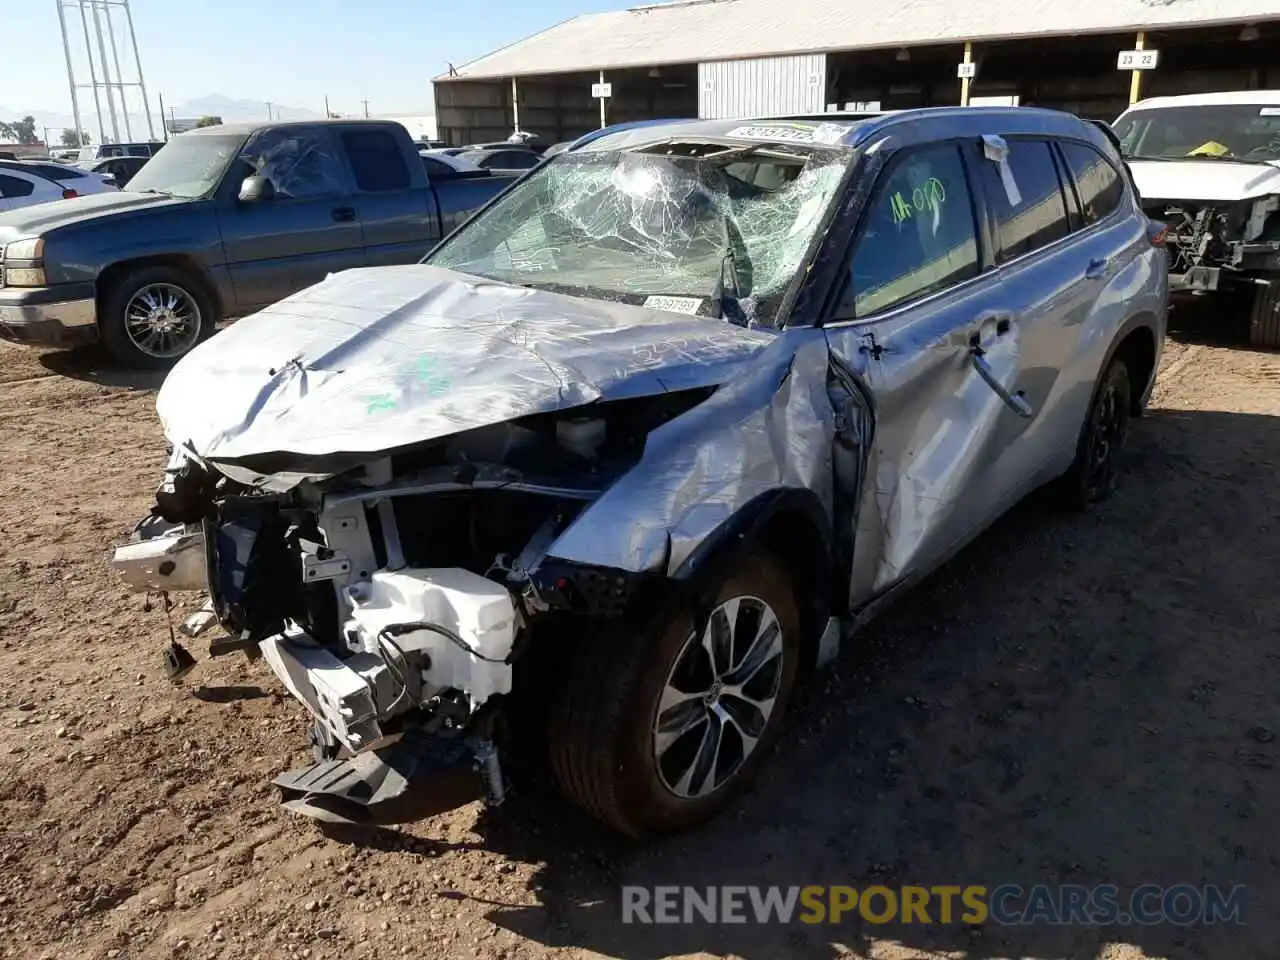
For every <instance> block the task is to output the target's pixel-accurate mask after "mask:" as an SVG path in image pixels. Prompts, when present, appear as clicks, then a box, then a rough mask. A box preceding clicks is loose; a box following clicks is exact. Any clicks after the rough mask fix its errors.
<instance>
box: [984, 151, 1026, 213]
mask: <svg viewBox="0 0 1280 960" xmlns="http://www.w3.org/2000/svg"><path fill="white" fill-rule="evenodd" d="M982 153H983V156H985V157H986V158H987V159H988V160H990V161H991V162H992V163H994V164H995V165H996V168H997V169H998V170H999V171H1000V185H1001V186H1003V187H1004V195H1005V199H1006V200H1008V201H1009V206H1011V207H1016V206H1017V205H1018V204H1020V203H1021V202H1022V194H1021V193H1020V192H1019V191H1018V181H1016V180H1015V179H1013V170H1012V169H1010V167H1009V144H1008V143H1006V142H1005V139H1004V137H998V136H995V135H994V134H989V133H987V134H983V135H982Z"/></svg>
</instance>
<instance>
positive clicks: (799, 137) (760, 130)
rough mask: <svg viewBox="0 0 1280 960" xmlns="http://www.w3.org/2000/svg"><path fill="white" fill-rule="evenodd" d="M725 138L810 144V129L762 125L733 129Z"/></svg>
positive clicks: (811, 130)
mask: <svg viewBox="0 0 1280 960" xmlns="http://www.w3.org/2000/svg"><path fill="white" fill-rule="evenodd" d="M725 136H728V137H734V138H737V139H741V140H773V141H780V142H790V143H812V142H813V139H814V138H813V128H812V127H780V126H772V125H770V126H766V125H762V124H758V125H753V126H749V127H734V128H733V129H732V130H730V131H729V132H728V133H727V134H725Z"/></svg>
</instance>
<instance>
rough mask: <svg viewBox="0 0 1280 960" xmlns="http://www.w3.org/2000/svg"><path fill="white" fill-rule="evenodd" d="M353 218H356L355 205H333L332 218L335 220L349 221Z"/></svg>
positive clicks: (340, 221)
mask: <svg viewBox="0 0 1280 960" xmlns="http://www.w3.org/2000/svg"><path fill="white" fill-rule="evenodd" d="M355 218H356V208H355V207H334V208H333V219H335V220H337V221H338V222H339V223H350V222H351V221H352V220H354V219H355Z"/></svg>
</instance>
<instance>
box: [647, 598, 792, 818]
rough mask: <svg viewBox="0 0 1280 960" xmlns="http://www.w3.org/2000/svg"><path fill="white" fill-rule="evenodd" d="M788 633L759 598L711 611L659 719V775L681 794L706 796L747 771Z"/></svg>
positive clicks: (681, 657) (680, 664)
mask: <svg viewBox="0 0 1280 960" xmlns="http://www.w3.org/2000/svg"><path fill="white" fill-rule="evenodd" d="M782 639H783V638H782V628H781V625H780V624H779V622H778V617H777V615H776V614H775V613H774V611H773V609H772V608H771V607H770V606H769V605H768V604H767V603H765V602H764V601H763V600H761V599H759V598H758V597H750V596H743V597H734V598H732V599H729V600H725V601H723V602H722V603H721V604H720V605H719V606H717V607H716V608H715V609H714V610H712V611H711V616H710V617H708V618H707V624H706V627H705V629H704V630H703V631H702V634H701V636H698V635H696V634H690V636H689V638H688V639H687V640H686V641H685V643H684V646H683V647H682V648H681V650H680V653H679V654H678V655H677V657H676V660H675V664H674V665H673V666H672V668H671V672H670V673H669V674H668V676H667V680H666V683H665V684H664V685H663V688H662V695H661V697H660V698H659V701H658V708H657V711H656V712H655V716H654V722H653V757H654V765H655V767H656V768H657V771H658V777H659V779H661V781H662V784H663V786H664V787H666V788H667V789H668V790H670V791H671V792H672V793H673V794H675V795H676V796H678V797H682V798H685V799H693V798H698V797H705V796H708V795H710V794H712V793H714V792H715V791H716V790H719V789H720V788H721V787H723V786H724V785H725V783H727V782H728V781H729V780H730V779H731V778H732V777H733V776H734V774H736V773H737V772H738V770H739V769H741V767H742V765H743V763H744V762H746V760H747V758H748V757H749V756H751V753H752V751H754V750H755V747H756V744H757V743H758V742H759V740H760V737H761V735H763V733H764V730H765V727H766V726H767V725H768V723H769V718H770V717H771V716H772V714H773V707H774V703H775V701H776V700H777V697H778V693H779V690H780V687H781V684H782V676H783V653H784V649H783V642H782Z"/></svg>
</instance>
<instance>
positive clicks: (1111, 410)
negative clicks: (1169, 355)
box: [1057, 359, 1132, 509]
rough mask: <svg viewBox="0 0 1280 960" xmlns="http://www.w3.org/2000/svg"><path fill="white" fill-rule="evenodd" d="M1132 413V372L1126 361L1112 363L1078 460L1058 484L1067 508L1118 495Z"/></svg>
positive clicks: (1096, 398) (1098, 391)
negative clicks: (1116, 493)
mask: <svg viewBox="0 0 1280 960" xmlns="http://www.w3.org/2000/svg"><path fill="white" fill-rule="evenodd" d="M1131 410H1132V395H1131V388H1130V384H1129V370H1128V368H1127V367H1126V366H1125V365H1124V361H1123V360H1120V359H1115V360H1112V361H1111V363H1110V364H1109V365H1108V366H1107V369H1106V371H1105V372H1104V373H1103V375H1102V379H1101V380H1099V381H1098V385H1097V388H1096V389H1095V390H1094V394H1093V402H1092V403H1091V404H1090V406H1089V413H1088V416H1086V417H1085V422H1084V428H1083V429H1082V430H1081V431H1080V439H1079V441H1078V442H1077V444H1076V458H1075V460H1074V461H1073V462H1072V464H1071V468H1070V469H1069V470H1068V471H1067V472H1066V473H1065V474H1064V475H1063V476H1062V477H1061V479H1059V480H1058V482H1057V493H1058V494H1059V499H1060V500H1061V501H1063V502H1064V503H1065V504H1066V505H1067V506H1072V507H1076V508H1077V509H1086V508H1088V507H1089V506H1090V505H1091V504H1094V503H1097V502H1099V501H1101V500H1105V499H1107V497H1109V496H1111V494H1113V493H1114V492H1115V489H1116V483H1117V481H1118V480H1119V477H1120V461H1121V458H1122V457H1123V454H1124V448H1125V444H1126V442H1127V441H1128V438H1129V416H1130V411H1131Z"/></svg>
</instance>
